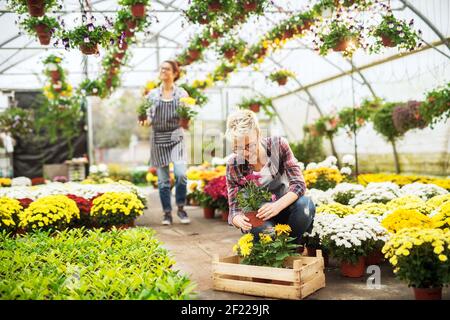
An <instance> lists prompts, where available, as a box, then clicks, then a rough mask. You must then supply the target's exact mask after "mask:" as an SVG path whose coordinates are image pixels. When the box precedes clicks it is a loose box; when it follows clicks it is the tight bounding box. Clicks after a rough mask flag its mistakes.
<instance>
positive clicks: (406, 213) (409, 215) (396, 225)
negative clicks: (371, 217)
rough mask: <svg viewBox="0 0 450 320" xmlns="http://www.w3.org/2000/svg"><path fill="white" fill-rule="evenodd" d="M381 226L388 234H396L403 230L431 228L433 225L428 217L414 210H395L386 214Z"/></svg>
mask: <svg viewBox="0 0 450 320" xmlns="http://www.w3.org/2000/svg"><path fill="white" fill-rule="evenodd" d="M381 225H382V226H383V227H385V228H386V229H387V230H388V231H389V232H391V233H396V232H398V231H399V230H401V229H405V228H412V227H418V228H423V229H427V228H433V223H432V220H431V218H430V217H428V216H426V215H424V214H422V213H420V212H419V211H418V210H414V209H403V208H400V209H396V210H394V211H393V212H391V213H390V214H388V215H387V216H386V217H385V218H384V219H383V220H382V221H381Z"/></svg>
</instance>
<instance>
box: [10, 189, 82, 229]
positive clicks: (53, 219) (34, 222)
mask: <svg viewBox="0 0 450 320" xmlns="http://www.w3.org/2000/svg"><path fill="white" fill-rule="evenodd" d="M79 218H80V210H79V209H78V207H77V204H76V202H75V201H73V200H71V199H69V198H68V197H66V196H64V195H51V196H46V197H42V198H40V199H38V200H36V201H34V202H32V203H31V204H30V206H29V207H28V208H27V209H25V210H24V211H21V212H20V213H19V220H20V223H19V227H21V228H24V229H25V230H33V229H49V228H57V229H63V228H65V227H68V226H69V225H70V223H71V222H72V221H73V220H74V219H79Z"/></svg>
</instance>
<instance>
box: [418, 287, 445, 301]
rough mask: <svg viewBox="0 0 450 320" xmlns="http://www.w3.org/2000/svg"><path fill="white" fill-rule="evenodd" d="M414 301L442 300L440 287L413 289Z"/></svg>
mask: <svg viewBox="0 0 450 320" xmlns="http://www.w3.org/2000/svg"><path fill="white" fill-rule="evenodd" d="M413 290H414V297H415V298H416V300H442V287H439V288H413Z"/></svg>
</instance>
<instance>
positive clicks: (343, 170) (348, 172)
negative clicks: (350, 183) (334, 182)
mask: <svg viewBox="0 0 450 320" xmlns="http://www.w3.org/2000/svg"><path fill="white" fill-rule="evenodd" d="M341 174H344V175H346V176H349V175H351V174H352V169H351V168H350V167H342V168H341Z"/></svg>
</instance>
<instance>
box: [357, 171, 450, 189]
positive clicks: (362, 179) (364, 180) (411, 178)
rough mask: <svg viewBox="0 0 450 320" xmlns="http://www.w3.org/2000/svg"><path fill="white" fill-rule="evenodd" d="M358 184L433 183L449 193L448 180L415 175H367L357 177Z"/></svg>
mask: <svg viewBox="0 0 450 320" xmlns="http://www.w3.org/2000/svg"><path fill="white" fill-rule="evenodd" d="M358 182H359V183H360V184H362V185H364V186H366V185H368V184H369V183H370V182H394V183H396V184H398V185H399V186H404V185H407V184H410V183H413V182H420V183H433V184H435V185H437V186H439V187H441V188H444V189H447V190H449V191H450V179H444V178H434V177H426V176H416V175H399V174H390V173H368V174H361V175H359V176H358Z"/></svg>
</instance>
